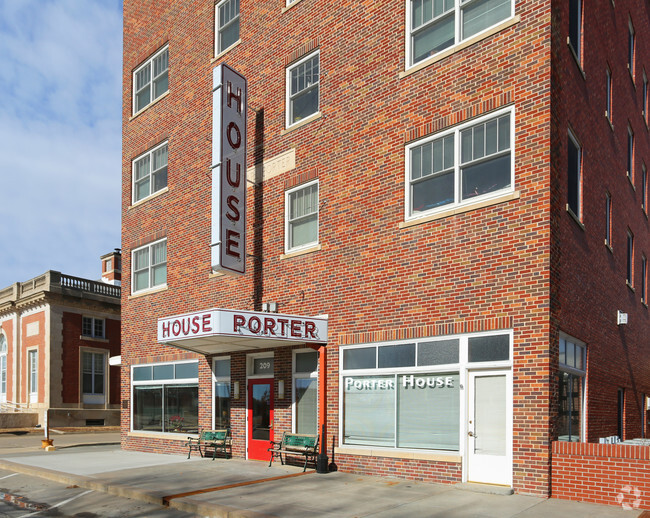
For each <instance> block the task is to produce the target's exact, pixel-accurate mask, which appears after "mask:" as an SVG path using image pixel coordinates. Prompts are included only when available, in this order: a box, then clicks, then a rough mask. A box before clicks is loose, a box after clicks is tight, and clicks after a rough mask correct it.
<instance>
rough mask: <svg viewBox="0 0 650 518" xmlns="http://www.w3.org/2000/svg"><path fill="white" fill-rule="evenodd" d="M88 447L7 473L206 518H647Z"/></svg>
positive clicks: (4, 464)
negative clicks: (572, 517)
mask: <svg viewBox="0 0 650 518" xmlns="http://www.w3.org/2000/svg"><path fill="white" fill-rule="evenodd" d="M90 439H92V437H91V438H90ZM71 440H72V439H71ZM78 441H79V443H80V444H83V443H84V442H86V446H85V447H67V448H60V449H57V450H56V451H52V452H45V451H43V450H40V448H37V447H34V446H33V447H32V450H31V451H30V452H26V451H25V450H24V449H23V448H21V449H20V451H17V450H15V449H14V450H12V451H10V452H8V451H7V449H5V448H3V445H2V441H1V440H0V469H2V470H6V471H11V472H18V473H24V474H28V475H32V476H37V477H42V478H47V479H50V480H54V481H58V482H61V483H64V484H68V485H73V484H74V485H77V486H80V487H84V488H88V489H94V490H97V491H104V492H107V493H109V494H113V495H118V496H122V497H128V498H134V499H138V500H142V501H146V502H150V503H156V504H160V503H164V504H166V505H169V506H170V507H172V508H176V509H179V510H183V511H187V512H191V513H194V514H196V515H197V516H219V517H231V518H234V517H242V518H243V517H246V518H263V517H289V518H290V517H303V516H307V515H309V516H322V517H331V518H334V517H376V518H388V517H398V516H408V517H412V516H431V517H435V516H438V517H452V518H453V517H494V518H507V517H518V518H547V517H549V516H558V517H564V516H575V517H581V516H589V517H596V518H600V517H603V518H605V517H627V518H633V517H637V516H640V515H641V514H642V511H625V510H623V509H622V508H621V507H616V506H611V507H610V506H601V505H595V504H585V503H578V502H568V501H563V500H557V499H542V498H536V497H532V496H523V495H508V496H504V495H498V494H486V493H479V492H476V491H474V490H470V489H468V488H467V486H466V485H463V486H462V489H459V488H458V487H459V486H454V485H443V484H431V483H422V482H414V481H406V480H396V479H387V478H380V477H365V476H357V475H351V474H346V473H340V472H335V473H328V474H318V473H315V472H314V471H307V472H306V473H304V474H303V472H302V468H300V467H295V466H282V465H280V464H279V463H274V464H273V466H272V467H270V468H269V467H268V464H267V463H265V462H255V461H243V460H239V459H217V460H215V461H212V460H211V459H209V458H204V459H202V458H200V457H198V458H197V457H192V458H191V459H189V460H188V459H187V458H186V457H185V456H180V455H161V454H154V453H141V452H131V451H125V450H121V449H120V448H119V446H117V445H103V446H100V445H89V444H88V443H87V441H88V439H87V438H84V439H81V438H79V440H78ZM56 442H57V440H56V439H55V445H56ZM60 442H62V441H60ZM39 444H40V438H39ZM649 515H650V513H649Z"/></svg>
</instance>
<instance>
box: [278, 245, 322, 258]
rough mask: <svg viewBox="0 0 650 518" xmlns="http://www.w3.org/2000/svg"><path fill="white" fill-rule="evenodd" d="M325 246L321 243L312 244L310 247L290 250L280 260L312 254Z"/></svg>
mask: <svg viewBox="0 0 650 518" xmlns="http://www.w3.org/2000/svg"><path fill="white" fill-rule="evenodd" d="M322 248H323V247H322V246H321V245H315V246H310V247H309V248H304V249H302V250H296V251H295V252H288V253H286V254H282V255H281V256H280V260H283V259H291V258H292V257H298V256H299V255H305V254H311V253H312V252H318V251H319V250H321V249H322Z"/></svg>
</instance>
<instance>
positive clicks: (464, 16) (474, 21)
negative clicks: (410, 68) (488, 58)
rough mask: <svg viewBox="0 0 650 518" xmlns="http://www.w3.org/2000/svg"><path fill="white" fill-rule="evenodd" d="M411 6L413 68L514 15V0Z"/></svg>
mask: <svg viewBox="0 0 650 518" xmlns="http://www.w3.org/2000/svg"><path fill="white" fill-rule="evenodd" d="M409 4H410V16H409V20H408V24H409V30H410V41H411V43H410V64H411V65H415V64H416V63H419V62H420V61H423V60H425V59H426V58H428V57H429V56H433V55H435V54H437V53H439V52H442V51H443V50H445V49H448V48H450V47H452V46H454V45H456V44H459V43H462V42H463V41H464V40H466V39H468V38H471V37H472V36H474V35H476V34H479V33H481V32H483V31H485V30H486V29H489V28H490V27H493V26H495V25H497V24H499V23H500V22H502V21H504V20H507V19H508V18H510V17H512V16H513V15H514V12H513V9H514V6H513V2H512V0H458V1H456V0H410V2H409Z"/></svg>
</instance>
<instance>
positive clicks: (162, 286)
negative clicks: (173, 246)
mask: <svg viewBox="0 0 650 518" xmlns="http://www.w3.org/2000/svg"><path fill="white" fill-rule="evenodd" d="M163 241H167V238H166V237H165V238H163V239H159V240H157V241H153V242H151V243H147V244H146V245H144V246H139V247H138V248H134V249H133V250H131V295H140V294H142V293H148V292H153V291H159V290H162V289H165V288H167V282H165V283H163V284H157V285H155V286H151V285H150V286H149V287H148V288H144V289H141V290H136V289H135V261H134V259H133V258H134V257H135V254H136V252H138V251H139V250H142V249H144V248H151V247H153V246H154V245H156V244H158V243H162V242H163ZM167 253H169V248H168V249H167ZM168 263H169V257H168V258H167V261H165V268H167V265H168ZM148 270H149V284H151V252H149V268H148Z"/></svg>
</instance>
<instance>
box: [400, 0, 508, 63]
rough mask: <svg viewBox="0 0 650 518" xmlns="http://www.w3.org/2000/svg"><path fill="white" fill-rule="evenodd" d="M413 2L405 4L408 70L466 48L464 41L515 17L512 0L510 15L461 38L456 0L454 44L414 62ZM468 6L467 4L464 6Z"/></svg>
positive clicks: (485, 32) (479, 36)
mask: <svg viewBox="0 0 650 518" xmlns="http://www.w3.org/2000/svg"><path fill="white" fill-rule="evenodd" d="M412 2H413V0H406V2H405V4H406V7H405V12H406V25H405V26H406V41H405V45H404V48H405V49H406V70H407V71H408V70H409V69H411V68H413V67H417V66H420V65H422V64H423V63H426V62H428V60H431V59H434V60H435V57H436V56H438V55H441V54H445V55H446V54H449V53H452V54H453V53H454V52H456V51H457V50H460V49H462V48H464V43H466V42H468V41H475V40H480V39H482V37H483V36H484V35H489V34H490V33H491V32H492V31H493V30H494V28H495V27H499V26H501V25H502V24H505V25H506V26H508V25H509V24H510V23H511V22H512V21H513V20H514V19H515V0H512V1H511V2H510V16H508V17H507V18H505V19H503V20H499V21H498V22H497V23H495V24H494V25H491V26H490V27H487V28H485V29H483V30H482V31H480V32H477V33H476V34H472V35H471V36H470V37H468V38H464V39H460V33H461V29H462V27H461V21H462V20H461V18H462V17H461V16H460V5H459V2H458V1H455V2H454V11H455V12H454V43H453V45H451V46H449V47H447V48H446V49H443V50H441V51H440V52H437V53H436V54H433V55H431V56H428V57H426V58H424V59H422V60H420V61H418V62H416V63H413V47H412V27H411V25H412V24H411V22H412V18H413V17H412V15H411V12H412V9H411V6H412ZM463 7H466V6H463Z"/></svg>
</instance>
